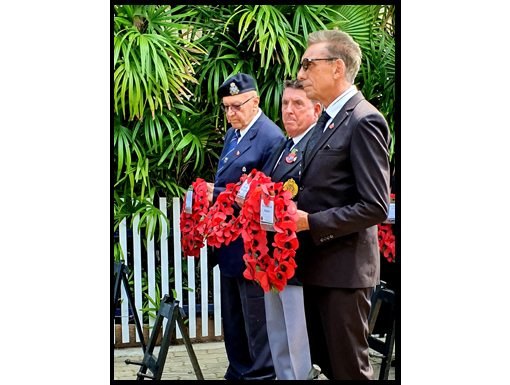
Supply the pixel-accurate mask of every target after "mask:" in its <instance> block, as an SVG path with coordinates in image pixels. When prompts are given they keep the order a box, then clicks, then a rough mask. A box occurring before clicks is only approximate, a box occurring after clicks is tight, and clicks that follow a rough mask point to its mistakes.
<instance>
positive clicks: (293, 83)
mask: <svg viewBox="0 0 510 385" xmlns="http://www.w3.org/2000/svg"><path fill="white" fill-rule="evenodd" d="M286 88H293V89H295V90H303V91H304V90H305V88H304V87H303V83H301V80H297V79H294V80H284V81H283V89H284V90H285V89H286ZM310 101H311V102H312V104H315V103H319V104H320V105H321V110H322V103H321V102H319V101H318V100H315V99H310Z"/></svg>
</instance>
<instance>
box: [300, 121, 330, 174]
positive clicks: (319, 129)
mask: <svg viewBox="0 0 510 385" xmlns="http://www.w3.org/2000/svg"><path fill="white" fill-rule="evenodd" d="M329 118H330V116H329V115H328V114H327V112H326V111H324V112H323V113H322V115H321V117H320V118H319V120H318V121H317V125H316V126H315V128H314V129H313V132H312V136H311V137H310V139H309V140H308V143H307V144H306V149H305V153H304V156H303V165H304V164H305V159H307V158H308V155H309V154H310V153H311V152H312V149H313V147H314V146H315V143H317V141H318V140H319V138H320V137H321V135H322V133H323V132H324V127H326V123H327V122H328V120H329Z"/></svg>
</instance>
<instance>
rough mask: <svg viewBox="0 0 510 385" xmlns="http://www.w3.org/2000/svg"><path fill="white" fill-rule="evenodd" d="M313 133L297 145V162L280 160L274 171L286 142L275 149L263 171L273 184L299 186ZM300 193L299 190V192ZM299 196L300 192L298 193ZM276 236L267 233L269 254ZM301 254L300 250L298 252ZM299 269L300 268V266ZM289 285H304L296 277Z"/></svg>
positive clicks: (271, 251) (271, 252)
mask: <svg viewBox="0 0 510 385" xmlns="http://www.w3.org/2000/svg"><path fill="white" fill-rule="evenodd" d="M312 132H313V128H312V129H311V130H310V131H308V132H307V133H306V135H305V136H304V137H303V138H301V140H300V141H299V143H298V144H297V145H296V147H295V148H296V149H297V152H296V160H295V161H294V162H292V163H287V162H286V161H285V159H284V158H283V157H282V159H281V160H280V163H279V165H278V166H277V167H276V169H275V170H274V171H273V168H274V166H275V165H276V162H277V161H278V158H279V157H280V155H281V153H282V152H283V150H284V149H285V142H283V143H282V144H281V145H280V146H278V147H276V148H275V149H274V152H273V155H271V158H270V159H269V161H268V162H267V164H266V166H265V167H264V168H263V169H262V172H263V173H264V174H266V175H268V176H270V177H271V180H272V181H273V182H283V183H285V182H287V181H288V180H289V179H291V178H292V179H294V181H295V182H296V184H297V185H298V186H299V181H300V179H301V169H302V167H303V164H302V159H303V152H304V150H305V148H306V144H307V143H308V139H310V136H311V134H312ZM298 191H299V190H298ZM298 195H299V192H298ZM293 200H294V201H296V200H297V195H296V196H295V197H294V198H293ZM274 234H275V233H273V232H270V231H268V233H267V245H268V247H269V254H270V255H272V254H273V246H271V244H272V243H273V241H274ZM297 252H299V248H298V250H297ZM298 268H299V266H298ZM287 284H288V285H299V286H302V285H303V284H302V283H301V282H300V281H299V280H298V279H297V276H296V275H294V277H292V278H291V279H290V280H289V281H287Z"/></svg>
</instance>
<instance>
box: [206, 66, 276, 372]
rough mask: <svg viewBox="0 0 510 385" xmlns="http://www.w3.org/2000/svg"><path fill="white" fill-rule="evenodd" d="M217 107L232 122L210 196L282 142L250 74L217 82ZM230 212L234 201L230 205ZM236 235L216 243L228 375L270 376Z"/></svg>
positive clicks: (260, 308) (262, 318) (262, 322)
mask: <svg viewBox="0 0 510 385" xmlns="http://www.w3.org/2000/svg"><path fill="white" fill-rule="evenodd" d="M218 97H220V98H223V100H222V101H223V103H222V108H223V110H224V111H225V113H226V116H227V120H228V121H229V123H230V124H231V125H232V127H230V128H229V130H228V131H227V133H226V134H225V144H224V147H223V151H222V153H221V156H220V161H219V163H218V170H217V173H216V178H215V181H214V183H208V192H207V194H208V198H209V201H210V202H211V203H213V202H215V201H216V199H217V197H218V195H219V194H220V193H221V192H222V191H224V190H225V186H226V185H227V184H228V183H236V182H238V181H239V179H240V178H241V176H242V175H243V174H248V173H250V172H251V171H252V170H253V169H256V170H258V171H260V170H262V168H263V167H264V165H265V164H266V162H267V161H268V159H269V157H270V156H271V154H272V152H273V148H274V147H276V146H278V145H279V144H281V143H283V142H285V137H284V136H283V133H282V131H281V129H280V128H279V127H278V126H277V125H275V124H274V123H273V122H272V121H271V120H269V118H268V117H267V116H266V115H265V114H264V113H263V112H262V110H261V109H260V108H259V101H260V98H259V96H258V95H257V89H256V86H255V80H254V79H253V78H252V77H251V76H250V75H246V74H242V73H241V74H237V75H234V76H232V77H230V78H229V79H227V81H226V82H225V83H223V84H222V85H221V86H220V87H219V88H218ZM234 209H235V211H234V213H235V215H238V214H239V207H238V206H237V205H234ZM243 255H244V244H243V240H242V238H241V237H239V238H238V239H237V240H236V241H235V242H232V243H230V244H229V245H228V246H227V245H222V246H221V247H220V248H219V249H218V263H219V265H220V272H221V315H222V318H223V332H224V337H225V348H226V351H227V356H228V360H229V367H228V369H227V373H226V374H225V379H227V380H265V379H267V380H271V379H274V378H275V371H274V367H273V361H272V359H271V352H270V349H269V342H268V339H267V330H266V314H265V309H264V290H262V288H261V287H260V286H258V285H254V284H253V282H252V281H248V280H247V279H246V278H244V277H243V272H244V270H245V268H246V266H245V263H244V260H243Z"/></svg>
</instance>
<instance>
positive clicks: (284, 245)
mask: <svg viewBox="0 0 510 385" xmlns="http://www.w3.org/2000/svg"><path fill="white" fill-rule="evenodd" d="M280 234H281V233H278V234H276V235H275V236H274V237H275V241H276V242H274V243H273V245H274V244H275V243H276V245H277V246H278V247H279V248H281V249H283V250H294V251H295V250H297V248H298V246H299V242H298V240H297V237H296V238H292V239H288V240H285V242H278V241H277V239H276V237H277V236H278V235H280Z"/></svg>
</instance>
